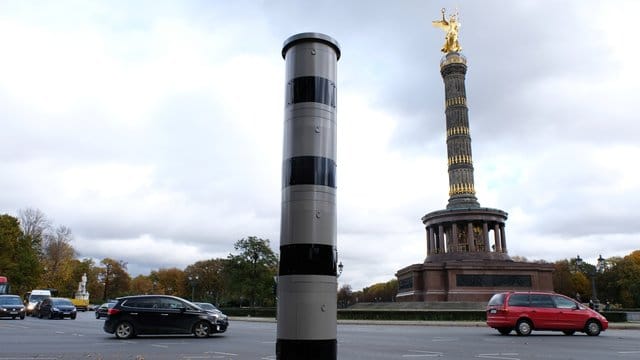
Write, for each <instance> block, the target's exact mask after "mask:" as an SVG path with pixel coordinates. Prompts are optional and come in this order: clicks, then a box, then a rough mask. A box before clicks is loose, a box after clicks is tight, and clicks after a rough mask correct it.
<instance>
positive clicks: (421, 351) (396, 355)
mask: <svg viewBox="0 0 640 360" xmlns="http://www.w3.org/2000/svg"><path fill="white" fill-rule="evenodd" d="M103 321H104V320H96V319H95V318H94V315H93V313H92V312H87V313H79V315H78V318H77V319H76V320H70V319H65V320H48V319H37V318H30V317H28V318H26V319H25V320H10V319H0V360H28V359H39V360H53V359H85V360H86V359H137V360H142V359H185V360H186V359H193V360H200V359H265V360H266V359H275V337H276V324H275V323H274V322H255V321H233V320H232V321H231V324H230V327H229V330H228V331H227V332H226V333H224V334H221V335H216V336H212V337H211V338H209V339H196V338H194V337H193V336H148V337H137V338H134V339H131V340H118V339H116V338H115V337H114V336H113V335H111V334H107V333H105V332H103V331H102V323H103ZM338 358H339V359H427V358H440V359H504V360H517V359H563V360H566V359H581V360H583V359H640V330H608V331H605V332H603V333H602V334H601V335H600V336H598V337H589V336H586V335H583V334H576V335H574V336H564V335H562V333H554V332H538V333H534V334H532V335H531V336H528V337H520V336H515V335H513V334H512V335H510V336H500V335H499V334H498V332H497V331H495V330H493V329H489V328H487V327H483V326H480V327H478V326H471V327H463V326H424V325H388V326H385V325H379V324H376V325H359V324H340V325H339V326H338Z"/></svg>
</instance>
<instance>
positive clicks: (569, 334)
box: [563, 330, 576, 336]
mask: <svg viewBox="0 0 640 360" xmlns="http://www.w3.org/2000/svg"><path fill="white" fill-rule="evenodd" d="M563 333H564V334H565V335H567V336H571V335H573V334H575V333H576V332H575V331H573V330H567V331H563Z"/></svg>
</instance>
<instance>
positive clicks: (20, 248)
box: [0, 214, 41, 294]
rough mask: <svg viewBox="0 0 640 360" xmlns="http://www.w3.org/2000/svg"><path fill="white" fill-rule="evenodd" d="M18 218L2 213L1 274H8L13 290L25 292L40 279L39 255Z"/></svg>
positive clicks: (0, 224)
mask: <svg viewBox="0 0 640 360" xmlns="http://www.w3.org/2000/svg"><path fill="white" fill-rule="evenodd" d="M31 245H32V244H31V241H30V239H29V238H28V237H27V236H25V235H24V232H23V231H22V229H21V228H20V223H19V221H18V219H17V218H15V217H13V216H10V215H6V214H5V215H0V275H3V276H7V277H8V278H9V283H10V284H11V288H12V292H13V293H15V294H24V293H25V292H27V291H29V290H31V289H32V288H33V287H35V286H36V285H37V283H38V281H39V277H40V273H41V266H40V263H39V261H38V255H37V253H36V251H35V250H34V249H33V247H32V246H31Z"/></svg>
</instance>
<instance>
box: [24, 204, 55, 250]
mask: <svg viewBox="0 0 640 360" xmlns="http://www.w3.org/2000/svg"><path fill="white" fill-rule="evenodd" d="M18 214H19V216H20V226H21V227H22V231H23V232H24V235H25V236H26V237H28V238H29V239H30V241H31V245H32V247H33V249H34V250H35V252H36V253H37V254H38V256H42V255H43V248H42V247H43V243H44V237H45V234H47V233H49V231H50V230H51V222H50V221H49V219H47V217H46V215H45V214H44V213H43V212H42V211H40V210H38V209H31V208H26V209H22V210H19V211H18Z"/></svg>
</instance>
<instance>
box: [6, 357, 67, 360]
mask: <svg viewBox="0 0 640 360" xmlns="http://www.w3.org/2000/svg"><path fill="white" fill-rule="evenodd" d="M0 360H59V359H58V358H51V357H0Z"/></svg>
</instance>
